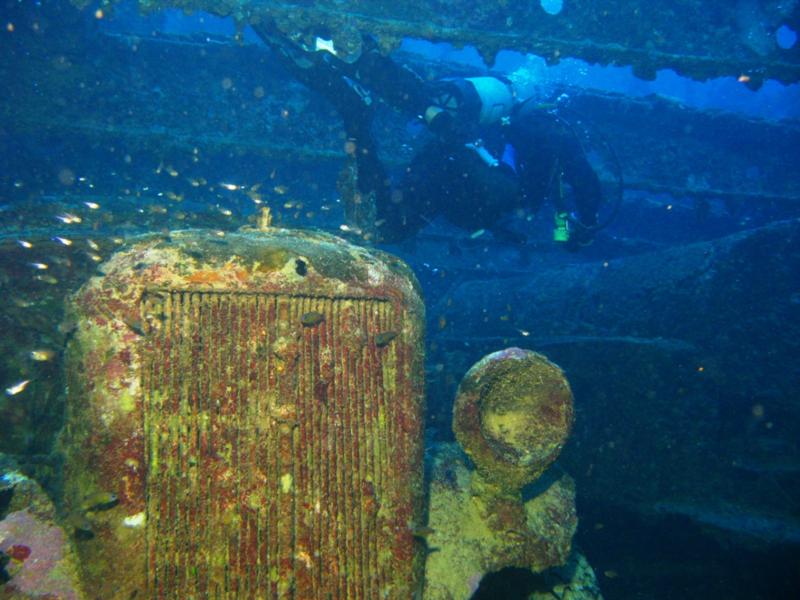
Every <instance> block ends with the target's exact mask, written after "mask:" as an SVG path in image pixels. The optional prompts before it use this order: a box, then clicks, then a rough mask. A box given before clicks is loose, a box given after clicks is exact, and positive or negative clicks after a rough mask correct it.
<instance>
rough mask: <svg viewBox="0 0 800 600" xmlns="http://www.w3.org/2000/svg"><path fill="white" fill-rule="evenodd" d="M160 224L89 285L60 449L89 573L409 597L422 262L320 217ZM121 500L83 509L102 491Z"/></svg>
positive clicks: (141, 580) (189, 585)
mask: <svg viewBox="0 0 800 600" xmlns="http://www.w3.org/2000/svg"><path fill="white" fill-rule="evenodd" d="M214 237H215V236H214V234H213V233H208V232H206V233H199V232H194V233H193V232H188V233H176V234H173V235H172V237H171V238H170V239H169V241H167V240H163V239H158V238H150V239H149V241H144V242H141V243H138V244H135V245H134V246H133V247H131V248H130V249H129V250H127V251H125V252H122V253H120V254H118V255H116V256H115V257H114V258H112V260H111V261H110V262H109V263H108V265H107V267H106V269H105V270H106V275H105V277H98V278H94V279H93V280H91V281H90V282H89V283H88V284H87V285H86V286H84V287H83V288H82V289H81V290H80V291H79V292H78V294H77V295H76V296H75V305H74V307H73V310H74V311H75V313H76V316H77V318H78V330H77V332H76V335H75V341H74V342H73V344H72V345H71V348H70V353H69V354H70V360H69V363H68V367H69V379H70V398H69V401H68V417H67V426H66V430H65V434H64V437H63V439H62V447H63V450H64V453H65V456H66V467H65V473H66V475H65V480H66V485H65V488H66V506H67V513H68V515H69V518H71V519H73V520H76V519H84V520H88V523H84V524H83V525H82V528H83V529H84V530H87V529H88V530H90V531H91V532H92V534H93V538H92V539H88V540H86V539H79V540H78V542H77V545H78V551H79V553H80V555H81V559H82V565H83V577H84V583H85V585H86V587H87V589H90V590H92V591H93V592H94V593H96V594H99V595H100V596H103V597H112V596H110V595H108V596H106V595H104V594H111V593H118V592H119V590H122V591H123V592H124V594H123V595H121V596H114V597H123V596H124V597H130V595H131V594H134V593H138V594H140V597H145V598H150V599H155V598H159V599H161V598H179V597H180V598H186V597H215V598H302V599H306V598H308V599H315V598H319V599H327V598H365V599H368V598H377V597H382V598H383V597H385V598H397V599H405V598H409V597H411V596H412V595H413V594H414V592H415V590H416V589H417V586H418V585H419V584H421V572H420V571H419V567H420V566H421V564H422V562H421V561H422V557H421V556H420V555H419V550H420V549H421V548H420V545H419V541H417V540H415V538H414V537H413V532H412V529H411V526H410V525H409V523H414V522H419V520H420V519H421V517H422V514H421V510H422V443H423V440H422V426H423V423H422V386H423V384H422V349H421V341H422V320H421V318H422V313H423V308H422V304H421V301H420V299H419V297H418V296H417V293H416V291H415V290H414V283H413V276H409V272H408V271H407V270H406V269H405V268H403V267H402V265H400V264H399V263H395V262H394V261H392V259H391V258H390V257H388V256H385V255H376V254H373V253H370V252H368V251H366V250H364V249H361V248H357V247H355V246H350V245H348V244H346V243H345V242H343V241H342V240H339V241H337V240H336V239H335V238H333V237H331V236H325V235H321V234H293V233H291V232H288V231H287V230H279V231H277V232H276V231H275V230H273V231H272V233H255V232H253V233H248V234H235V235H231V236H229V237H228V238H227V239H226V240H224V243H223V244H218V243H217V241H215V239H214ZM105 493H114V494H116V496H117V497H118V498H119V505H118V506H115V507H114V508H113V509H110V510H108V511H103V512H99V513H96V514H94V513H92V514H88V515H87V514H85V513H86V511H85V501H84V500H83V498H85V497H86V496H88V495H96V494H105Z"/></svg>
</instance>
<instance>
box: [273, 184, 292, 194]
mask: <svg viewBox="0 0 800 600" xmlns="http://www.w3.org/2000/svg"><path fill="white" fill-rule="evenodd" d="M272 190H273V191H274V192H275V193H276V194H278V195H279V196H283V195H284V194H285V193H286V192H288V191H289V188H288V187H286V186H285V185H276V186H275V187H274V188H272Z"/></svg>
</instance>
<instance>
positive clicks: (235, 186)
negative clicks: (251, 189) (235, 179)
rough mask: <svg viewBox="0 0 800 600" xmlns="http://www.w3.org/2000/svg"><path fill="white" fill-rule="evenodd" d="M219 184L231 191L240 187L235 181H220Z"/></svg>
mask: <svg viewBox="0 0 800 600" xmlns="http://www.w3.org/2000/svg"><path fill="white" fill-rule="evenodd" d="M219 185H220V187H223V188H225V189H226V190H228V191H229V192H235V191H236V190H238V189H239V186H238V185H236V184H235V183H220V184H219Z"/></svg>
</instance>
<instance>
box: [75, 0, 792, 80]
mask: <svg viewBox="0 0 800 600" xmlns="http://www.w3.org/2000/svg"><path fill="white" fill-rule="evenodd" d="M74 1H75V2H76V3H78V4H81V3H84V2H85V0H74ZM139 4H140V6H141V7H142V8H143V9H145V10H148V11H153V10H159V9H161V8H183V9H187V10H205V11H209V12H212V13H216V14H219V15H223V16H228V15H231V16H233V17H234V18H235V19H236V20H237V21H239V22H241V23H246V22H253V21H255V20H257V19H261V18H270V19H274V20H275V21H276V22H277V23H278V26H279V27H280V28H281V29H283V30H284V31H285V32H287V33H292V34H295V33H303V32H309V31H312V30H314V31H317V32H318V31H319V30H320V27H324V28H326V29H327V30H328V32H329V34H330V35H332V36H334V38H337V37H338V38H339V39H340V41H342V44H340V45H339V47H343V46H346V45H347V43H348V41H351V40H352V39H353V32H354V31H356V30H364V31H368V32H370V33H372V34H373V35H375V36H376V37H377V38H378V39H379V41H380V42H381V45H382V46H383V47H384V48H386V49H389V48H393V47H396V46H397V44H398V43H399V41H400V40H401V39H402V38H403V37H405V36H410V37H416V38H425V39H430V40H435V41H448V42H452V43H454V44H456V45H463V44H472V45H474V46H476V47H477V48H478V50H479V51H480V52H481V54H482V55H483V57H484V58H485V59H486V60H487V62H489V63H491V62H492V61H493V59H494V56H495V54H496V53H497V52H498V51H499V50H501V49H510V50H518V51H521V52H532V53H534V54H537V55H540V56H544V57H546V58H547V59H548V60H550V61H557V60H559V59H560V58H564V57H577V58H581V59H584V60H586V61H588V62H591V63H600V64H617V65H632V66H633V68H634V71H635V72H636V73H637V74H638V75H640V76H642V77H645V78H650V77H654V76H655V73H656V71H657V70H658V69H674V70H675V71H677V72H679V73H681V74H684V75H687V76H689V77H693V78H696V79H707V78H711V77H720V76H737V77H738V76H740V75H743V74H744V75H747V76H748V77H749V82H750V84H751V85H756V86H757V85H759V84H760V82H761V81H763V80H764V79H777V80H779V81H783V82H786V83H788V82H795V81H798V80H800V45H797V44H796V45H795V46H794V47H793V48H790V49H783V48H780V47H779V46H778V44H777V42H776V38H775V32H776V31H777V30H778V28H780V27H781V26H782V25H784V24H785V25H788V26H789V27H792V28H793V29H794V30H797V29H798V28H800V4H799V3H798V2H796V1H790V2H778V1H776V0H731V1H730V2H717V3H709V2H703V1H701V0H683V1H680V2H675V1H674V0H606V1H604V2H595V1H594V0H565V1H564V3H563V9H562V10H561V12H560V13H559V14H557V15H551V14H548V13H546V12H545V11H544V9H543V8H542V6H541V4H540V2H538V1H536V0H531V1H528V2H511V1H508V0H494V1H492V0H480V1H479V0H422V1H421V0H393V1H392V2H378V1H376V0H350V1H348V2H341V1H340V0H295V1H294V2H291V1H283V2H273V1H270V0H139Z"/></svg>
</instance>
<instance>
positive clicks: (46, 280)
mask: <svg viewBox="0 0 800 600" xmlns="http://www.w3.org/2000/svg"><path fill="white" fill-rule="evenodd" d="M34 279H36V281H41V282H42V283H47V284H49V285H56V284H57V283H58V279H56V278H55V277H53V276H52V275H37V276H36V277H34Z"/></svg>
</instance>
